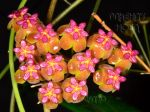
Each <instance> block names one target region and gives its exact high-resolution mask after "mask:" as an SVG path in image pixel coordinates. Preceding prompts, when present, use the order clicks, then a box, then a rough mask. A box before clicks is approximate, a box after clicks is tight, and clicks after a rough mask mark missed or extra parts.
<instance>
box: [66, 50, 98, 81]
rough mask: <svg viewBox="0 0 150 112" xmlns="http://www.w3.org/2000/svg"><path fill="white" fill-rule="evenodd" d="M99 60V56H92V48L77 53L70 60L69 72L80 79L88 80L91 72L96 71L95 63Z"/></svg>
mask: <svg viewBox="0 0 150 112" xmlns="http://www.w3.org/2000/svg"><path fill="white" fill-rule="evenodd" d="M98 62H99V60H98V59H97V58H92V54H91V51H90V50H87V51H86V52H85V53H77V54H75V55H74V56H73V57H72V59H71V60H70V61H69V62H68V70H69V73H71V74H73V75H75V77H76V78H77V79H78V80H86V79H87V78H88V77H89V75H90V73H94V72H95V65H96V64H97V63H98Z"/></svg>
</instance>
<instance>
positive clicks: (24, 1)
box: [18, 0, 27, 9]
mask: <svg viewBox="0 0 150 112" xmlns="http://www.w3.org/2000/svg"><path fill="white" fill-rule="evenodd" d="M26 2H27V0H21V3H20V4H19V6H18V9H20V8H22V7H24V5H25V4H26Z"/></svg>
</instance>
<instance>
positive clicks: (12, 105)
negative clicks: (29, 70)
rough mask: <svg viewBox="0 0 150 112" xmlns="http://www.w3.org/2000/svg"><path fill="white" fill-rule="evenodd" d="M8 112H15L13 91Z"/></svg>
mask: <svg viewBox="0 0 150 112" xmlns="http://www.w3.org/2000/svg"><path fill="white" fill-rule="evenodd" d="M9 112H15V96H14V92H13V91H12V93H11V101H10V108H9Z"/></svg>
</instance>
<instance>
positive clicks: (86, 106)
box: [62, 94, 140, 112]
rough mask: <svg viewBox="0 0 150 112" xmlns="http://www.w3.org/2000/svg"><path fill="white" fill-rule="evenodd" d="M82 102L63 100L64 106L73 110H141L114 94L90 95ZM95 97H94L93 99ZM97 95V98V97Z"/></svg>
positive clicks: (80, 111) (126, 111) (79, 111)
mask: <svg viewBox="0 0 150 112" xmlns="http://www.w3.org/2000/svg"><path fill="white" fill-rule="evenodd" d="M90 97H91V98H90V99H89V98H88V97H87V98H86V99H85V100H84V101H83V102H81V103H78V104H71V103H66V102H63V103H62V106H64V107H65V108H67V109H69V110H71V111H72V112H140V111H139V110H138V109H136V108H135V107H133V106H130V105H128V104H126V103H124V102H123V101H122V100H121V99H118V98H114V97H112V96H104V95H102V94H100V95H98V96H90ZM92 97H94V99H92ZM96 97H97V100H96V99H95V98H96Z"/></svg>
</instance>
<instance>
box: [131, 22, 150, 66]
mask: <svg viewBox="0 0 150 112" xmlns="http://www.w3.org/2000/svg"><path fill="white" fill-rule="evenodd" d="M130 29H131V31H132V32H133V34H134V36H135V39H136V41H137V43H138V45H139V47H140V49H141V51H142V53H143V56H144V58H145V60H146V62H147V64H148V65H149V66H150V61H149V59H148V57H147V55H146V53H145V50H144V48H143V46H142V44H141V42H140V40H139V37H138V35H137V33H136V31H135V28H134V26H133V25H130Z"/></svg>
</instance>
